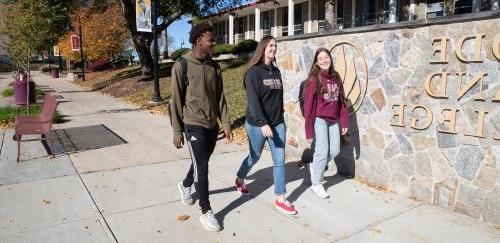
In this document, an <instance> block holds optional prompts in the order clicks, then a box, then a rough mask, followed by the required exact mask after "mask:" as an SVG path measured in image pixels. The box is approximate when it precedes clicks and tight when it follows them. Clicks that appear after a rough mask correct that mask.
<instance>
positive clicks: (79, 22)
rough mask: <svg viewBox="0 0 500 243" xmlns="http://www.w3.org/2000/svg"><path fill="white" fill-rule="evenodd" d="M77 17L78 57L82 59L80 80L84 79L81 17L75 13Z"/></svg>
mask: <svg viewBox="0 0 500 243" xmlns="http://www.w3.org/2000/svg"><path fill="white" fill-rule="evenodd" d="M76 16H77V17H78V38H79V39H80V59H81V61H82V80H83V81H85V61H84V60H83V38H82V19H81V18H80V15H79V14H78V13H76Z"/></svg>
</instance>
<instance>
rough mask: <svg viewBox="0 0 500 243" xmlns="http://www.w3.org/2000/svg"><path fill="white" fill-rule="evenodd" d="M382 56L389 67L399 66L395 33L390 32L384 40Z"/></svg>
mask: <svg viewBox="0 0 500 243" xmlns="http://www.w3.org/2000/svg"><path fill="white" fill-rule="evenodd" d="M384 55H385V60H386V62H387V64H388V65H389V66H390V67H398V66H399V38H398V36H397V35H396V33H395V32H390V33H389V34H388V35H387V36H386V38H385V40H384Z"/></svg>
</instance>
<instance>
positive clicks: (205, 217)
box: [200, 210, 220, 231]
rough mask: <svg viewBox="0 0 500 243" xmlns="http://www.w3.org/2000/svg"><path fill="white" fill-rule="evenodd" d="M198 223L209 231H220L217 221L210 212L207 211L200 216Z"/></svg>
mask: <svg viewBox="0 0 500 243" xmlns="http://www.w3.org/2000/svg"><path fill="white" fill-rule="evenodd" d="M200 222H201V224H202V225H203V227H205V229H207V230H210V231H220V225H219V221H217V219H216V218H215V216H214V213H213V212H212V210H209V211H208V212H206V213H205V214H202V215H201V216H200Z"/></svg>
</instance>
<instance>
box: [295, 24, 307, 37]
mask: <svg viewBox="0 0 500 243" xmlns="http://www.w3.org/2000/svg"><path fill="white" fill-rule="evenodd" d="M293 34H294V35H300V34H304V29H303V24H296V25H294V26H293Z"/></svg>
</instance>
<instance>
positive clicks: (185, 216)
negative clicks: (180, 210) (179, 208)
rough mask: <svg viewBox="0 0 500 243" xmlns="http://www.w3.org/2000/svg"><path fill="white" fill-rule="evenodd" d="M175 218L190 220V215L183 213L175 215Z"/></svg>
mask: <svg viewBox="0 0 500 243" xmlns="http://www.w3.org/2000/svg"><path fill="white" fill-rule="evenodd" d="M175 219H177V220H179V221H185V220H188V219H189V216H187V215H184V214H182V215H177V216H176V217H175Z"/></svg>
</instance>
